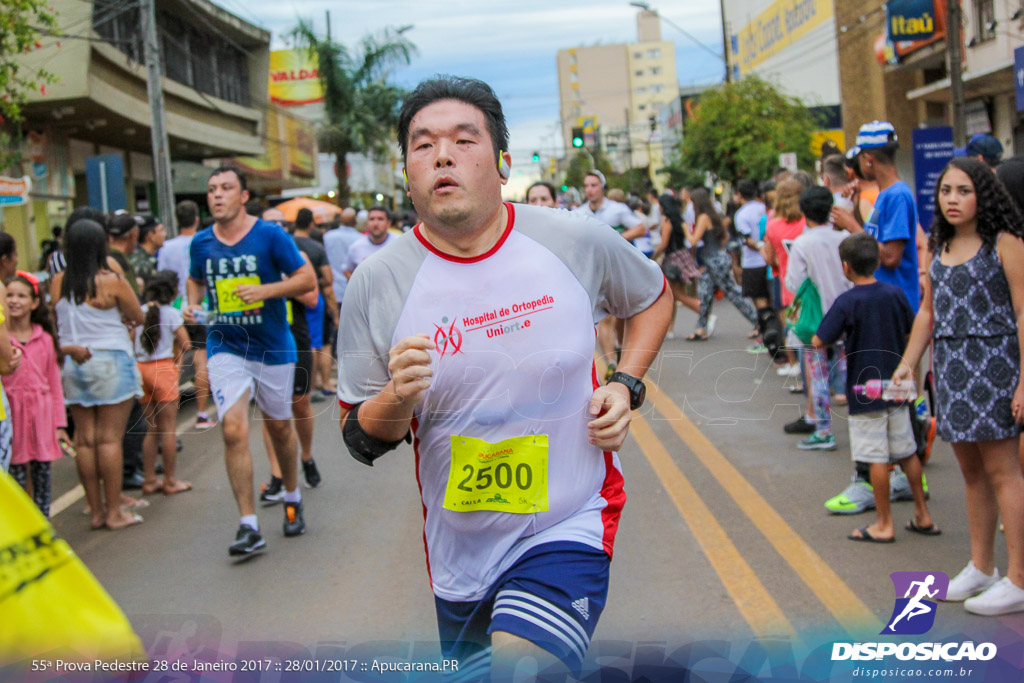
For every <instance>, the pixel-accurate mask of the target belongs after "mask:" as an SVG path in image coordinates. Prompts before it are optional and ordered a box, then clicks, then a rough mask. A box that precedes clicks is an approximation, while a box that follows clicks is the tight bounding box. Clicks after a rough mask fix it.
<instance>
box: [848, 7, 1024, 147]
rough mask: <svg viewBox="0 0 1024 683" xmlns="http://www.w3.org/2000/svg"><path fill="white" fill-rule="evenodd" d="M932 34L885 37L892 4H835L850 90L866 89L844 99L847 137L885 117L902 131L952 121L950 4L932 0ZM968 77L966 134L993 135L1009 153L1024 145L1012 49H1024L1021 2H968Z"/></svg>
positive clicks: (964, 30) (964, 39)
mask: <svg viewBox="0 0 1024 683" xmlns="http://www.w3.org/2000/svg"><path fill="white" fill-rule="evenodd" d="M931 10H932V11H931V13H930V14H931V17H932V18H933V21H934V32H933V34H932V35H931V36H930V37H929V38H927V39H925V40H918V41H908V42H899V43H896V44H895V45H894V44H892V43H889V42H888V41H887V26H886V7H885V6H884V5H883V6H879V4H878V3H877V2H870V1H869V0H850V1H849V2H842V3H838V4H837V26H838V32H837V37H838V43H839V49H840V53H839V56H840V63H841V65H842V73H843V86H844V90H845V89H847V88H849V89H850V90H851V91H852V92H860V93H862V94H861V95H860V96H857V97H851V98H848V100H846V101H844V103H843V109H844V114H846V113H847V112H849V114H848V115H847V116H846V117H845V118H846V119H847V124H848V125H847V126H846V137H847V139H848V140H851V139H852V137H853V136H854V135H855V134H856V130H857V129H856V126H857V125H859V123H860V122H863V121H869V120H871V119H875V118H877V119H881V118H886V119H889V120H891V121H892V122H893V124H894V125H895V126H896V130H897V132H899V133H901V134H903V133H909V132H910V130H912V129H914V128H918V127H933V126H949V125H952V106H951V102H952V97H951V95H950V78H949V70H948V56H949V55H948V50H947V39H946V26H947V22H946V11H945V10H946V2H945V1H944V0H936V1H935V2H933V3H932V7H931ZM961 13H962V21H961V44H962V46H963V56H962V62H963V70H962V76H961V78H962V82H963V87H964V97H965V100H966V118H965V122H966V129H967V135H968V136H970V135H972V134H974V133H991V134H992V135H994V136H995V137H997V138H999V140H1000V141H1001V142H1002V143H1003V147H1004V149H1005V150H1006V154H1005V156H1010V154H1011V153H1012V152H1013V150H1018V151H1019V150H1022V149H1024V126H1022V119H1021V115H1020V112H1018V111H1017V105H1016V98H1015V91H1014V83H1015V78H1016V75H1015V74H1014V58H1013V57H1014V55H1013V53H1014V50H1015V49H1016V48H1019V47H1021V46H1024V36H1022V35H1021V33H1022V30H1024V4H1022V3H1021V2H1020V0H963V2H962V5H961Z"/></svg>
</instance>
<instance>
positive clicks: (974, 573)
mask: <svg viewBox="0 0 1024 683" xmlns="http://www.w3.org/2000/svg"><path fill="white" fill-rule="evenodd" d="M935 204H936V206H938V207H939V208H940V209H941V211H939V212H937V213H936V216H935V226H934V227H933V228H932V233H931V239H930V246H931V250H932V253H933V254H934V256H933V258H932V264H931V268H930V269H929V280H930V286H929V288H928V291H929V295H928V296H927V297H926V299H925V300H924V301H923V302H922V304H921V310H920V311H919V312H918V314H917V318H916V320H915V321H914V328H913V331H912V332H911V334H910V341H909V342H908V344H907V350H906V352H905V353H904V354H903V361H902V363H901V364H900V366H899V368H898V369H897V370H896V373H895V374H894V375H893V380H894V381H904V380H910V379H911V378H912V377H913V371H912V368H914V367H917V364H918V362H919V361H920V360H921V357H922V356H923V355H924V352H925V349H926V348H927V346H928V342H929V338H931V339H933V340H934V344H935V346H934V352H933V354H934V356H933V360H934V366H935V376H936V383H937V387H936V388H937V392H936V393H937V404H938V405H937V413H938V432H939V435H940V436H941V437H942V438H943V439H944V440H946V441H949V442H951V443H952V445H953V452H954V453H955V454H956V457H957V460H958V461H959V463H960V471H961V472H962V473H963V476H964V484H965V486H966V493H967V496H966V497H967V523H968V528H969V531H970V535H971V561H970V562H969V563H968V564H967V566H966V567H965V568H964V569H963V571H961V572H960V573H959V574H958V575H957V576H956V577H954V578H953V579H952V580H951V581H950V583H949V590H948V591H947V595H946V600H947V601H959V600H965V602H964V608H965V609H966V610H967V611H968V612H972V613H975V614H983V615H989V616H991V615H997V614H1007V613H1010V612H1019V611H1024V475H1022V472H1021V466H1020V462H1019V460H1018V459H1017V448H1018V443H1019V440H1020V431H1021V430H1020V425H1021V424H1022V423H1024V378H1022V377H1021V362H1020V360H1021V356H1022V351H1021V349H1022V346H1024V337H1022V324H1024V268H1021V264H1022V263H1024V241H1022V239H1021V237H1022V236H1024V217H1022V215H1021V212H1020V210H1019V209H1018V208H1017V206H1016V205H1015V204H1014V202H1013V200H1012V199H1011V198H1010V196H1009V194H1008V193H1007V192H1006V189H1005V188H1004V187H1003V186H1002V185H1001V184H1000V183H999V182H998V181H997V180H996V178H995V176H994V175H993V174H992V172H991V171H990V170H989V168H988V167H987V166H986V165H985V164H983V163H981V162H980V161H977V160H975V159H968V158H955V159H953V160H952V161H951V162H950V163H949V165H948V166H946V169H945V170H944V171H943V174H942V176H941V177H940V178H939V182H938V183H937V185H936V194H935ZM1000 516H1002V519H1003V524H1004V525H1005V528H1006V550H1007V555H1008V556H1009V568H1008V570H1007V574H1006V577H1005V578H1002V579H1000V578H999V571H998V570H997V569H996V567H995V564H994V545H995V531H996V522H997V520H998V518H999V517H1000Z"/></svg>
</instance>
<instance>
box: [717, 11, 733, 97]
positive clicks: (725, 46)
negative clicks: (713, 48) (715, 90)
mask: <svg viewBox="0 0 1024 683" xmlns="http://www.w3.org/2000/svg"><path fill="white" fill-rule="evenodd" d="M718 6H719V8H721V10H722V56H723V57H725V82H726V83H732V71H731V70H730V69H729V29H728V27H727V25H726V23H725V0H721V1H720V2H719V3H718Z"/></svg>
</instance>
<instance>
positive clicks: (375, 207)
mask: <svg viewBox="0 0 1024 683" xmlns="http://www.w3.org/2000/svg"><path fill="white" fill-rule="evenodd" d="M371 211H383V212H384V215H385V216H387V217H388V220H389V221H390V220H391V212H390V211H388V209H387V207H386V206H384V205H383V204H374V205H373V206H371V207H370V208H369V209H367V210H366V215H367V216H369V215H370V212H371Z"/></svg>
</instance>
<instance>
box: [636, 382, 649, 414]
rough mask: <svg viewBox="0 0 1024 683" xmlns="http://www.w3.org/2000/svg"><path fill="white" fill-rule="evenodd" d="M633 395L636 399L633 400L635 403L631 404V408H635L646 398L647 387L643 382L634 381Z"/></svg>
mask: <svg viewBox="0 0 1024 683" xmlns="http://www.w3.org/2000/svg"><path fill="white" fill-rule="evenodd" d="M633 396H634V398H635V399H636V400H635V401H634V404H635V405H634V406H633V410H636V409H637V408H639V407H640V406H642V405H643V404H644V400H645V399H646V398H647V387H646V386H645V385H644V383H643V382H637V383H636V387H635V392H634V394H633Z"/></svg>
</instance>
